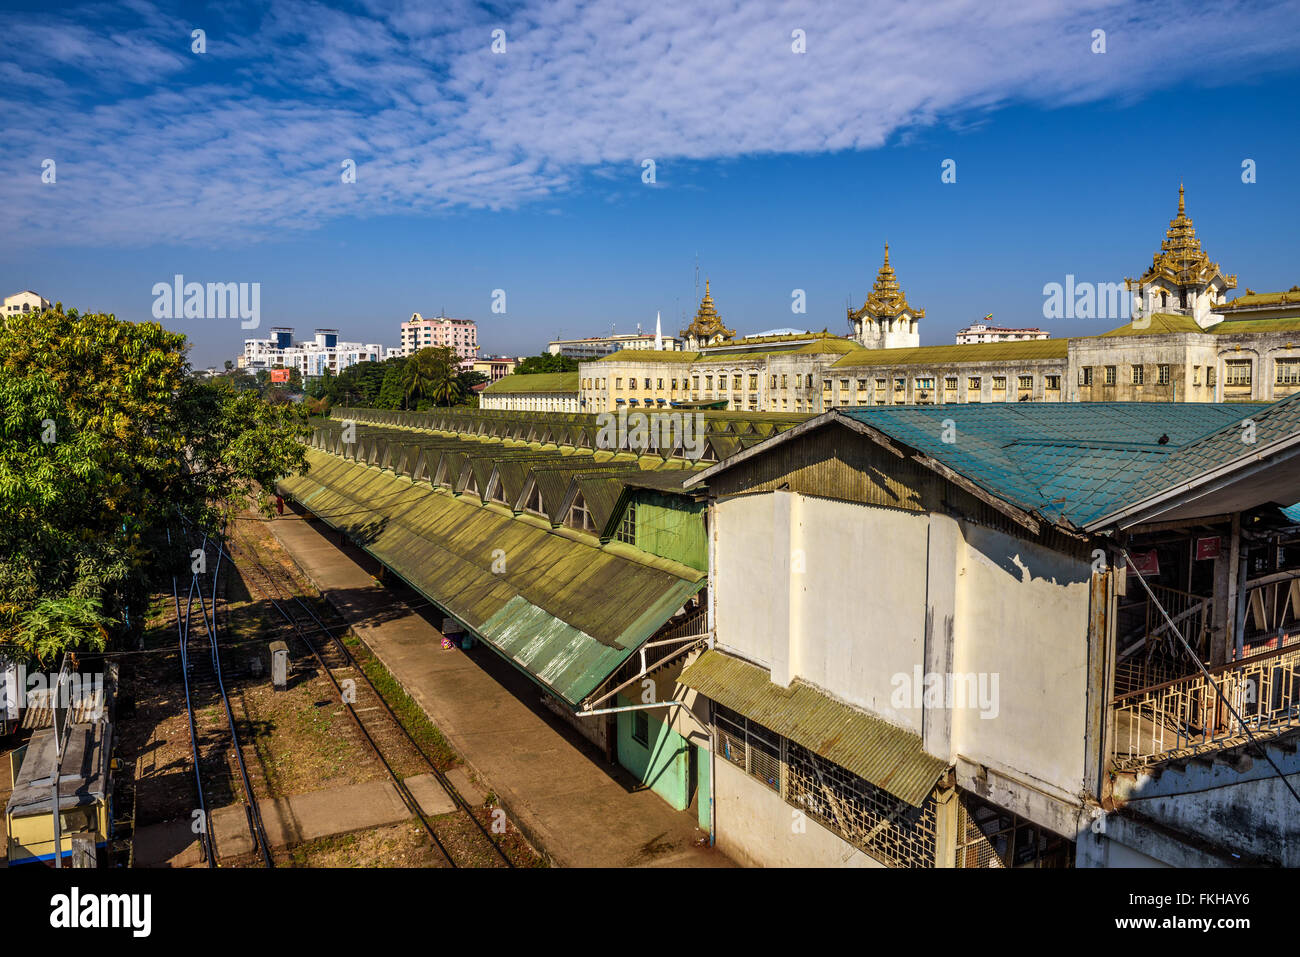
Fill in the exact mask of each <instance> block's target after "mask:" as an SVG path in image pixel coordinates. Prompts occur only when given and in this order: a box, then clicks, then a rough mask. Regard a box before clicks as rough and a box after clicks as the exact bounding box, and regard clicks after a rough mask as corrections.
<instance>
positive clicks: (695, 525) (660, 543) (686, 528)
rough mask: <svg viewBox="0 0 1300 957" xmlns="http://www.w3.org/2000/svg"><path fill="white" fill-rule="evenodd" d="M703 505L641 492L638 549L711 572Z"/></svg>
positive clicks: (637, 530) (638, 515)
mask: <svg viewBox="0 0 1300 957" xmlns="http://www.w3.org/2000/svg"><path fill="white" fill-rule="evenodd" d="M706 508H707V505H706V503H704V502H688V501H686V500H685V499H683V498H682V497H681V496H677V495H660V494H659V493H657V492H640V493H639V494H638V495H637V496H636V547H637V548H639V549H641V550H642V551H643V552H649V553H650V554H652V555H659V556H661V557H663V558H671V559H672V560H673V561H677V562H681V563H682V564H683V565H689V566H690V567H691V568H695V569H698V570H699V571H702V572H703V571H708V570H709V540H708V536H706V535H705V533H704V512H705V510H706Z"/></svg>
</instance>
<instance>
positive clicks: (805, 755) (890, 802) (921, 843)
mask: <svg viewBox="0 0 1300 957" xmlns="http://www.w3.org/2000/svg"><path fill="white" fill-rule="evenodd" d="M786 756H787V757H786V760H787V766H786V775H787V782H788V784H787V793H786V800H787V801H788V802H789V803H790V804H792V805H794V806H795V807H797V808H799V809H800V810H802V811H803V812H804V813H805V814H806V815H808V816H809V817H811V818H814V819H816V820H817V821H818V822H820V823H821V824H822V825H824V826H825V827H826V828H828V829H829V830H830V831H832V832H834V833H835V834H838V835H839V836H840V837H841V838H843V839H844V840H845V841H847V842H848V843H850V844H852V845H854V846H855V847H859V848H861V849H862V850H864V851H866V852H867V853H869V854H871V856H872V857H875V858H878V859H879V860H882V861H885V862H886V863H889V864H894V865H896V866H898V867H934V857H935V830H936V827H935V813H934V799H933V798H927V799H926V801H925V803H924V804H923V805H922V806H921V807H919V808H916V807H913V806H912V805H910V804H908V803H907V802H906V801H902V800H899V799H898V798H896V797H894V796H893V795H892V794H890V793H889V792H888V791H885V790H883V789H881V788H878V787H876V786H875V785H874V784H872V783H870V782H869V781H865V780H863V779H862V778H860V777H858V776H857V775H855V774H852V773H851V772H849V771H847V770H845V769H844V768H842V767H840V766H839V765H838V764H835V763H834V762H832V761H827V760H826V759H825V758H820V757H818V756H817V755H816V754H814V753H813V752H812V751H809V750H808V749H807V748H805V747H802V746H801V745H798V744H796V743H795V742H793V741H786Z"/></svg>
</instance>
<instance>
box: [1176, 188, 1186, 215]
mask: <svg viewBox="0 0 1300 957" xmlns="http://www.w3.org/2000/svg"><path fill="white" fill-rule="evenodd" d="M1185 208H1186V207H1184V206H1183V184H1182V183H1179V184H1178V215H1179V216H1181V215H1183V210H1184V209H1185Z"/></svg>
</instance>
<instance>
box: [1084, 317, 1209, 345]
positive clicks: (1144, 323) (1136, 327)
mask: <svg viewBox="0 0 1300 957" xmlns="http://www.w3.org/2000/svg"><path fill="white" fill-rule="evenodd" d="M1207 331H1209V330H1206V329H1202V328H1201V327H1200V326H1199V325H1197V323H1196V320H1195V319H1193V318H1192V317H1191V316H1180V315H1176V314H1174V313H1172V312H1153V313H1152V314H1151V315H1149V316H1143V317H1140V318H1136V319H1133V320H1131V321H1129V322H1127V323H1125V324H1124V325H1122V326H1120V327H1118V328H1116V329H1111V330H1110V331H1109V332H1103V333H1102V334H1101V335H1100V336H1096V337H1091V338H1097V339H1115V338H1119V337H1120V336H1166V335H1171V334H1173V333H1176V332H1195V333H1203V332H1207Z"/></svg>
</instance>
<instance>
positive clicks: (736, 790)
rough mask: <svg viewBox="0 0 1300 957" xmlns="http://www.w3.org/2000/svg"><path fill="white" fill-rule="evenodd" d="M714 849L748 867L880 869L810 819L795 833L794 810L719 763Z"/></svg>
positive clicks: (739, 772)
mask: <svg viewBox="0 0 1300 957" xmlns="http://www.w3.org/2000/svg"><path fill="white" fill-rule="evenodd" d="M715 764H716V765H717V779H716V784H715V797H716V800H717V802H718V807H717V812H718V835H717V841H716V843H717V846H718V848H719V849H720V850H721V851H722V852H723V853H724V854H726V855H727V856H729V857H730V858H731V859H732V860H734V861H735V862H736V863H738V864H741V865H744V866H747V867H883V866H884V865H883V864H881V863H880V862H879V861H877V860H876V859H875V858H873V857H871V856H869V855H867V854H864V853H862V851H859V850H858V849H857V848H855V847H853V846H851V845H849V844H846V843H845V842H844V841H842V840H840V839H839V838H838V837H836V836H835V835H834V834H832V833H831V832H830V831H828V830H826V828H824V827H822V826H821V825H820V824H818V823H817V822H816V821H814V820H813V819H812V818H807V817H806V818H804V821H803V828H804V829H803V832H802V833H797V832H796V831H795V829H794V826H793V822H794V820H795V817H794V815H795V808H793V807H791V806H790V805H789V804H787V803H786V802H785V801H784V800H782V799H781V796H780V795H779V794H777V793H776V792H775V791H773V790H771V789H770V788H768V787H766V786H765V785H764V784H762V783H761V782H759V781H757V780H755V779H754V778H752V777H750V776H749V775H748V774H746V773H745V772H744V771H742V770H741V769H740V768H738V767H736V766H735V765H734V764H732V763H731V762H730V761H724V760H723V759H721V758H719V759H718V760H717V761H716V762H715Z"/></svg>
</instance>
